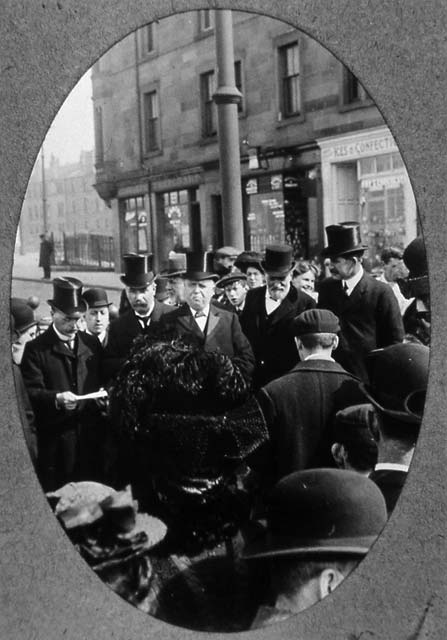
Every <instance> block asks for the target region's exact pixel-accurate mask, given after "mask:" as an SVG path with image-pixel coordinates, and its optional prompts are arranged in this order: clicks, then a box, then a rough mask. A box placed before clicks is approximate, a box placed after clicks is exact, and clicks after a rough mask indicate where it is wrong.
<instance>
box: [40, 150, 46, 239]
mask: <svg viewBox="0 0 447 640" xmlns="http://www.w3.org/2000/svg"><path fill="white" fill-rule="evenodd" d="M40 162H41V165H42V219H43V231H44V233H46V232H47V231H48V215H47V187H46V182H45V156H44V152H43V145H42V148H41V151H40Z"/></svg>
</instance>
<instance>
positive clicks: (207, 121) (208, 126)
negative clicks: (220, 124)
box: [200, 71, 217, 138]
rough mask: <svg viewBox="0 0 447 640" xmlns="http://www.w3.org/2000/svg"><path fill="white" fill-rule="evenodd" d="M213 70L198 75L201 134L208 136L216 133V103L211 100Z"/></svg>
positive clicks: (213, 79)
mask: <svg viewBox="0 0 447 640" xmlns="http://www.w3.org/2000/svg"><path fill="white" fill-rule="evenodd" d="M215 90H216V89H215V75H214V71H207V72H206V73H202V74H201V75H200V97H201V113H202V136H203V137H204V138H208V137H210V136H215V135H216V134H217V124H216V105H215V102H214V100H213V94H214V92H215Z"/></svg>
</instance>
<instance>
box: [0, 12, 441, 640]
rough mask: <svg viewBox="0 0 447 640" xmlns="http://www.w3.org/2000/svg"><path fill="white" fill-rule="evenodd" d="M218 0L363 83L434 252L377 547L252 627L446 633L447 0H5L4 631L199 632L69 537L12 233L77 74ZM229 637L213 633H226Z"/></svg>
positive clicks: (17, 634)
mask: <svg viewBox="0 0 447 640" xmlns="http://www.w3.org/2000/svg"><path fill="white" fill-rule="evenodd" d="M204 8H212V9H215V8H221V9H234V10H239V11H252V12H258V13H261V14H264V15H266V16H269V17H273V18H278V19H281V20H284V21H285V22H288V23H289V24H290V25H293V26H295V27H297V28H300V29H302V30H304V31H305V32H307V33H308V34H309V35H310V36H312V37H314V38H316V39H317V40H318V41H319V42H320V43H321V44H323V45H324V46H326V47H327V48H328V49H329V50H330V51H331V52H332V53H333V54H335V55H336V56H337V57H338V58H340V60H342V61H343V62H344V63H345V64H346V65H347V66H348V67H349V68H350V69H351V70H352V71H353V72H354V73H355V74H356V75H357V76H358V77H359V79H360V80H361V81H362V83H363V84H364V86H365V87H366V89H367V91H368V93H369V94H370V95H371V96H372V98H373V100H374V101H375V102H376V104H377V105H378V107H379V109H380V110H381V112H382V114H383V116H384V117H385V119H386V121H387V123H388V126H389V127H390V129H391V131H392V133H393V135H394V136H395V138H396V141H397V143H398V145H399V148H400V150H401V153H402V155H403V158H404V161H405V162H406V165H407V169H408V172H409V175H410V178H411V181H412V184H413V188H414V192H415V195H416V199H417V202H418V206H419V212H420V220H421V223H422V228H423V232H424V237H425V241H426V245H427V248H428V255H429V268H430V286H431V294H432V295H431V299H432V318H433V320H432V355H431V365H430V380H429V393H428V401H427V406H426V411H425V417H424V422H423V428H422V433H421V436H420V440H419V443H418V446H417V449H416V455H415V458H414V461H413V464H412V468H411V471H410V474H409V478H408V481H407V483H406V486H405V489H404V491H403V494H402V497H401V499H400V500H399V503H398V505H397V508H396V510H395V512H394V513H393V515H392V517H391V519H390V521H389V523H388V524H387V526H386V528H385V530H384V532H383V534H382V535H381V536H380V538H379V540H378V541H377V543H376V544H375V545H374V547H373V549H372V550H371V551H370V553H369V554H368V556H367V558H366V559H365V560H364V561H363V562H362V563H361V565H360V566H359V568H358V569H357V570H356V571H355V572H354V573H353V574H352V575H351V576H350V577H349V578H348V579H347V580H346V581H345V582H344V583H343V584H342V585H341V587H340V588H339V589H337V590H336V592H335V594H333V595H332V596H331V597H329V598H327V599H326V600H325V601H324V602H322V603H320V604H318V605H316V606H314V607H311V608H310V609H308V610H307V611H305V612H303V613H301V614H299V615H298V616H296V617H293V618H291V619H289V620H287V621H285V622H283V623H281V624H277V625H274V626H272V627H270V628H268V629H264V630H259V631H256V632H251V634H249V636H247V637H250V638H252V637H253V638H256V637H259V638H261V637H262V638H269V639H270V638H271V639H274V638H292V637H293V638H296V639H297V640H298V639H299V640H310V639H315V638H318V640H329V639H331V640H339V639H340V640H341V639H344V640H356V639H360V638H361V639H362V640H368V639H370V638H380V639H386V640H388V639H390V640H391V639H393V640H399V639H406V640H407V639H416V638H430V639H432V638H443V637H444V634H445V631H444V629H445V628H447V621H446V617H447V615H446V613H447V606H446V603H445V600H446V577H445V574H446V571H445V569H444V567H445V558H446V549H445V539H446V535H445V532H446V530H447V518H446V495H447V487H446V477H447V474H446V467H447V464H446V450H447V447H446V436H445V431H446V428H445V420H446V416H447V393H446V384H445V382H444V376H445V372H446V365H445V363H446V362H447V341H446V339H445V329H444V328H445V326H446V325H447V296H446V295H445V275H444V274H445V273H446V272H447V255H446V251H445V247H446V244H447V243H446V238H447V216H446V215H445V202H446V201H447V194H446V184H447V181H446V176H447V154H446V152H445V137H446V132H447V109H446V96H447V74H446V73H445V69H446V68H447V38H446V34H445V29H446V25H447V3H446V2H443V0H393V1H392V2H390V1H386V0H370V1H366V0H351V1H349V0H347V1H342V0H339V1H337V2H334V1H333V0H312V1H310V0H308V1H305V0H290V1H284V0H283V1H281V0H277V1H276V2H275V1H273V0H225V1H215V2H208V3H206V2H205V0H201V1H200V0H184V1H181V0H171V1H170V2H168V1H167V0H152V1H151V0H128V1H123V0H96V1H95V2H91V0H58V1H56V0H42V1H37V0H33V1H32V2H30V1H29V0H2V1H1V3H0V12H1V13H0V15H1V21H0V30H1V38H0V48H1V55H0V70H1V83H0V94H1V99H0V127H1V136H0V149H1V156H0V157H1V159H2V162H1V167H0V198H1V205H0V206H1V209H0V210H1V233H0V252H1V253H0V256H1V260H0V264H1V276H0V278H1V285H0V300H1V304H0V326H1V335H0V340H1V349H2V351H1V353H2V354H3V357H2V359H1V371H0V387H1V407H2V423H1V428H0V442H1V443H0V457H1V464H0V516H1V517H0V555H1V561H0V562H1V565H0V609H1V613H0V637H1V638H2V639H5V640H9V639H10V638H13V639H15V638H20V640H26V639H28V638H29V639H31V638H32V639H33V640H38V639H42V640H43V639H45V640H49V639H53V638H54V639H58V640H59V639H61V638H64V639H66V640H69V639H70V640H71V639H81V638H82V639H87V638H92V639H93V638H94V639H95V640H111V639H113V638H119V639H126V640H133V639H137V638H138V639H140V638H149V637H157V638H160V639H164V638H165V639H167V638H193V637H196V636H199V634H196V633H194V632H191V631H188V630H186V629H181V628H177V627H173V626H170V625H167V624H164V623H162V622H161V621H159V620H156V619H155V618H152V617H150V616H146V615H144V614H143V613H141V612H139V611H138V610H137V609H135V608H134V607H132V606H131V605H129V604H127V603H126V602H124V600H122V599H121V598H119V597H118V596H117V595H115V594H114V593H113V592H112V591H111V590H110V589H109V588H108V587H106V586H105V585H103V584H102V583H101V582H100V580H99V579H98V578H97V577H96V576H95V575H94V573H93V572H92V571H91V570H90V569H89V568H88V567H87V565H86V564H85V563H84V562H83V560H82V559H81V558H80V556H79V555H78V554H77V552H76V551H75V549H74V548H73V547H72V545H71V544H70V542H69V541H68V539H67V538H66V536H65V535H64V534H63V532H62V529H61V528H60V527H59V525H58V523H57V522H56V520H55V519H54V518H53V517H52V516H51V514H50V510H49V508H48V506H47V503H46V500H45V498H44V495H43V493H42V490H41V488H40V485H39V483H38V481H37V477H36V476H35V473H34V471H33V469H32V466H31V462H30V458H29V456H28V452H27V450H26V446H25V443H24V439H23V437H22V433H21V426H20V421H19V414H18V408H17V400H16V394H15V389H14V383H13V378H12V373H11V364H10V356H9V354H10V338H9V297H10V290H11V269H12V261H13V249H14V240H15V233H16V229H17V224H18V219H19V214H20V209H21V204H22V200H23V197H24V193H25V190H26V186H27V181H28V178H29V175H30V172H31V169H32V165H33V163H34V160H35V158H36V155H37V153H38V151H39V147H40V145H41V143H42V141H43V138H44V135H45V133H46V130H47V128H48V126H49V125H50V123H51V121H52V119H53V118H54V116H55V115H56V112H57V110H58V108H59V107H60V105H61V103H62V102H63V100H64V99H65V97H66V96H67V95H68V93H69V92H70V90H71V89H72V88H73V86H74V85H75V84H76V82H77V81H78V80H79V78H80V77H81V75H82V74H83V73H84V72H85V71H86V70H87V69H88V68H89V67H90V66H91V65H92V64H93V62H94V61H95V60H96V59H97V58H98V57H99V56H100V55H102V54H103V53H104V52H105V51H106V50H107V49H108V48H109V47H111V46H112V45H113V44H115V43H116V42H117V41H118V40H120V39H121V38H123V37H124V36H125V35H127V34H128V33H129V32H131V31H132V30H134V29H135V28H137V27H139V26H142V25H143V24H145V23H147V22H149V21H151V20H153V19H160V18H163V17H167V16H168V15H171V14H172V13H177V12H182V11H187V10H191V9H204ZM229 635H231V634H212V636H211V637H212V638H214V637H215V638H218V637H221V638H228V637H229Z"/></svg>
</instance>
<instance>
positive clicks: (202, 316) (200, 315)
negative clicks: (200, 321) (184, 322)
mask: <svg viewBox="0 0 447 640" xmlns="http://www.w3.org/2000/svg"><path fill="white" fill-rule="evenodd" d="M194 318H206V313H203V311H196V312H195V314H194Z"/></svg>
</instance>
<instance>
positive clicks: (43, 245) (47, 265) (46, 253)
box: [39, 233, 54, 280]
mask: <svg viewBox="0 0 447 640" xmlns="http://www.w3.org/2000/svg"><path fill="white" fill-rule="evenodd" d="M39 238H40V254H39V267H42V269H43V279H44V280H50V279H51V263H52V258H53V253H54V245H53V241H52V240H51V238H50V236H49V234H48V233H41V234H40V236H39Z"/></svg>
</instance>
